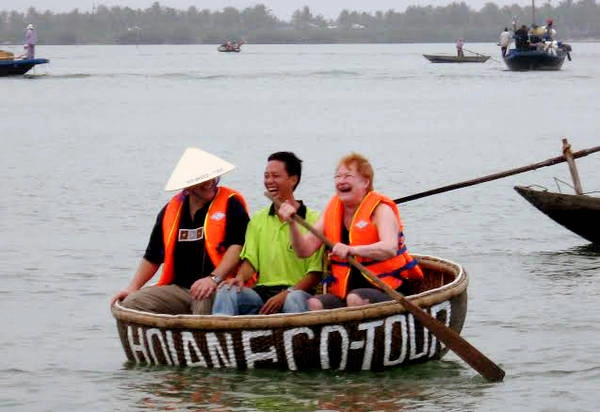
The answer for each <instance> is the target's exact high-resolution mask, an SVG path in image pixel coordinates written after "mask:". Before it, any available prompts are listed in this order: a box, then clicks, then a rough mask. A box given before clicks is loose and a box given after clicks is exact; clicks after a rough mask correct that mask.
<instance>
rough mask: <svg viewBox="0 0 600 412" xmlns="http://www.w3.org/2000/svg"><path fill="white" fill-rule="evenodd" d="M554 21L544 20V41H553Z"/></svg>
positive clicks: (554, 34) (554, 33) (554, 32)
mask: <svg viewBox="0 0 600 412" xmlns="http://www.w3.org/2000/svg"><path fill="white" fill-rule="evenodd" d="M553 25H554V20H552V19H548V20H546V27H545V29H544V41H552V40H554V36H556V30H554V27H553Z"/></svg>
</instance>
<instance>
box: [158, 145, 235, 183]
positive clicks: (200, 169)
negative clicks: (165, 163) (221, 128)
mask: <svg viewBox="0 0 600 412" xmlns="http://www.w3.org/2000/svg"><path fill="white" fill-rule="evenodd" d="M233 169H235V166H234V165H232V164H231V163H229V162H226V161H225V160H223V159H221V158H218V157H217V156H215V155H213V154H210V153H207V152H205V151H204V150H200V149H197V148H195V147H189V148H187V149H185V152H183V155H182V156H181V159H179V162H177V166H175V169H173V173H171V177H170V178H169V181H168V182H167V185H166V186H165V190H167V191H170V190H179V189H185V188H186V187H190V186H194V185H197V184H199V183H202V182H206V181H207V180H210V179H214V178H215V177H219V176H222V175H224V174H225V173H227V172H230V171H232V170H233Z"/></svg>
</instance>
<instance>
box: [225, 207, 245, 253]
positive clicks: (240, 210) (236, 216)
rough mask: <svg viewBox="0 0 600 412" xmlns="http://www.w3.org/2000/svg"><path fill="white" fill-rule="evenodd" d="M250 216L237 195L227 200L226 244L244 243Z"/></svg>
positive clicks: (227, 245)
mask: <svg viewBox="0 0 600 412" xmlns="http://www.w3.org/2000/svg"><path fill="white" fill-rule="evenodd" d="M249 221H250V216H248V212H246V209H245V208H244V205H243V204H242V203H241V202H240V201H239V200H238V199H237V198H236V197H235V196H231V197H230V198H229V200H228V201H227V222H226V223H225V240H224V245H225V246H226V247H229V246H231V245H240V246H241V245H243V244H244V238H245V237H246V227H248V222H249Z"/></svg>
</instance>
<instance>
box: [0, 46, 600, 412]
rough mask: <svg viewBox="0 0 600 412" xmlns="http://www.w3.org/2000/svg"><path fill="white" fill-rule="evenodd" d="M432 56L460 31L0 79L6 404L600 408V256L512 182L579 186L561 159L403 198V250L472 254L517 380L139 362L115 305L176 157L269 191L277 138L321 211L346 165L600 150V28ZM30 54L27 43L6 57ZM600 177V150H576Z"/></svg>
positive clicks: (155, 53)
mask: <svg viewBox="0 0 600 412" xmlns="http://www.w3.org/2000/svg"><path fill="white" fill-rule="evenodd" d="M466 46H467V48H468V49H469V50H472V51H475V52H478V53H486V54H491V55H492V56H494V58H493V60H489V61H488V62H487V63H484V64H464V65H452V64H450V65H440V64H431V63H429V62H428V61H427V60H426V59H424V58H423V57H422V54H423V53H437V52H449V53H452V52H453V45H452V44H406V45H404V44H403V45H396V44H391V45H252V44H248V45H245V46H244V47H243V50H242V52H241V53H239V54H232V53H227V54H226V53H218V52H216V49H215V47H214V46H139V47H136V46H40V47H39V48H38V50H36V51H37V53H38V55H39V57H47V58H49V59H50V60H51V62H50V64H48V65H45V66H39V67H37V68H36V69H35V70H34V71H33V72H32V76H28V77H24V78H22V77H17V78H0V87H1V88H2V91H3V95H4V96H5V97H4V98H3V103H2V104H1V105H0V122H1V123H0V124H1V126H2V133H1V136H2V151H0V160H1V170H2V177H3V178H2V195H3V196H2V197H1V198H0V213H1V216H0V217H1V219H0V233H1V235H0V236H1V237H2V248H1V249H0V258H1V262H2V265H1V267H0V278H1V283H0V311H1V312H2V314H3V316H2V317H1V320H0V326H1V328H0V330H1V332H0V347H1V348H2V356H1V357H0V409H5V410H16V411H21V410H27V411H56V410H61V411H80V410H88V409H91V408H93V409H95V410H98V411H131V410H157V409H165V410H215V411H216V410H219V411H224V410H236V411H275V410H279V411H333V410H338V411H350V410H352V411H367V410H380V411H395V410H400V409H404V410H426V411H442V410H443V411H447V410H456V411H505V410H507V409H509V410H544V411H554V410H556V411H560V410H570V411H588V410H593V409H595V407H596V404H597V401H598V399H599V398H598V395H597V389H598V386H599V384H600V340H599V339H598V336H600V326H599V322H598V320H599V315H598V313H599V312H600V302H599V300H598V295H599V294H600V249H599V248H598V247H597V246H593V245H590V244H589V243H588V242H587V241H585V240H584V239H582V238H580V237H578V236H577V235H575V234H573V233H571V232H569V231H568V230H566V229H564V228H563V227H561V226H559V225H557V224H555V223H554V222H552V221H551V220H550V219H549V218H547V217H546V216H544V215H543V214H541V213H540V212H539V211H537V210H536V209H534V208H533V207H532V206H530V205H529V204H528V203H527V202H526V201H525V200H524V199H522V198H520V196H519V195H518V194H517V193H516V192H515V191H514V190H513V189H512V187H513V186H514V185H534V184H535V185H542V186H545V187H548V188H550V189H555V188H556V186H557V184H558V185H559V186H560V187H561V190H562V191H565V192H571V191H572V189H571V188H570V187H569V186H568V185H567V184H566V183H564V182H567V183H569V182H571V179H570V175H569V170H568V167H567V166H566V164H565V163H562V164H559V165H555V166H552V167H546V168H543V169H539V170H537V171H534V172H528V173H523V174H520V175H515V176H511V177H508V178H504V179H500V180H496V181H493V182H489V183H485V184H480V185H476V186H472V187H469V188H464V189H460V190H457V191H453V192H447V193H443V194H438V195H435V196H430V197H426V198H422V199H420V200H415V201H411V202H407V203H404V204H402V205H401V206H400V207H401V212H402V216H403V219H404V223H405V226H406V235H407V241H408V245H409V249H410V250H411V251H413V252H415V253H423V254H431V255H435V256H441V257H445V258H449V259H451V260H454V261H456V262H458V263H460V264H462V265H464V267H465V269H466V270H467V272H468V273H469V274H470V285H469V311H468V315H467V320H466V324H465V327H464V329H463V331H462V336H463V337H464V338H465V339H467V340H468V341H469V342H470V343H471V344H473V345H474V346H475V347H477V348H478V349H479V350H480V351H481V352H483V353H484V354H485V355H486V356H488V357H489V358H490V359H492V360H493V361H494V362H496V363H498V364H499V365H500V366H501V367H502V368H503V369H504V370H505V371H506V374H507V375H506V378H505V381H504V382H503V383H499V384H490V383H487V382H485V381H484V380H483V379H482V378H481V377H480V376H479V375H478V374H477V373H476V372H475V371H474V370H472V369H471V368H470V367H469V366H468V365H467V364H466V363H464V362H463V361H462V360H461V359H460V358H458V357H457V356H456V355H454V354H453V353H449V354H448V355H446V356H445V357H444V358H443V359H442V360H441V361H436V362H429V363H427V364H424V365H419V366H413V367H408V368H404V369H398V370H394V371H389V372H383V373H370V372H369V373H352V374H351V373H341V372H310V373H285V372H273V371H243V372H238V371H223V370H215V371H213V370H202V369H188V370H180V369H173V368H147V367H131V366H129V365H127V364H126V363H125V354H124V352H123V350H122V348H121V344H120V342H119V338H118V335H117V331H116V327H115V323H114V320H113V318H112V316H111V314H110V310H109V299H110V296H111V295H112V294H113V293H114V292H116V291H117V290H119V289H120V288H122V287H124V286H125V285H126V284H127V282H128V281H129V279H130V278H131V276H132V274H133V271H134V270H135V268H136V266H137V263H138V261H139V258H140V256H141V254H142V253H143V250H144V248H145V246H146V242H147V239H148V236H149V233H150V230H151V227H152V224H153V222H154V219H155V216H156V213H157V212H158V211H159V209H160V208H161V207H162V205H163V204H164V203H165V202H166V201H167V199H168V198H169V196H170V194H169V193H166V192H164V191H163V190H162V189H163V187H164V185H165V183H166V181H167V179H168V177H169V174H170V172H171V170H172V168H173V167H174V165H175V163H176V161H177V160H178V159H179V156H180V155H181V153H182V152H183V150H184V149H185V148H186V147H188V146H197V147H200V148H203V149H205V150H207V151H210V152H213V153H215V154H217V155H219V156H221V157H223V158H225V159H227V160H229V161H231V162H232V163H234V164H235V165H237V169H236V170H235V171H233V172H232V173H230V174H228V175H226V176H225V177H224V178H223V183H224V184H226V185H229V186H232V187H235V188H238V189H240V190H241V191H242V192H243V193H244V194H245V196H246V198H247V199H248V201H249V205H250V208H251V210H252V211H256V210H258V209H259V208H261V207H262V206H264V205H265V204H266V199H265V198H264V197H263V195H262V193H263V188H262V172H263V168H264V165H265V162H266V157H267V156H268V155H269V154H270V153H271V152H273V151H278V150H293V151H295V152H296V153H297V154H298V155H299V156H300V157H301V158H302V159H303V160H304V167H305V168H304V173H303V178H302V179H303V180H302V183H301V185H300V187H299V189H298V197H299V198H302V199H304V200H305V201H306V202H307V203H309V204H310V205H312V206H313V207H315V208H318V209H320V208H322V207H323V206H324V205H325V203H326V201H327V199H328V197H329V196H330V194H331V193H332V190H333V182H332V176H333V169H334V167H335V163H336V161H337V159H338V158H339V157H340V156H341V155H343V154H346V153H348V152H350V151H360V152H362V153H364V154H365V155H366V156H367V157H369V159H370V160H371V161H372V163H373V164H374V166H375V169H376V175H375V187H376V189H378V190H379V191H381V192H384V193H386V194H388V195H389V196H390V197H392V198H398V197H401V196H406V195H409V194H412V193H417V192H421V191H424V190H428V189H432V188H435V187H439V186H443V185H447V184H451V183H455V182H460V181H463V180H467V179H473V178H476V177H480V176H483V175H486V174H491V173H495V172H499V171H503V170H507V169H512V168H516V167H520V166H524V165H528V164H532V163H536V162H539V161H542V160H546V159H548V158H551V157H555V156H559V155H560V153H561V138H562V137H567V138H568V139H569V141H570V142H571V144H572V145H573V150H574V151H576V150H580V149H584V148H589V147H592V146H597V145H599V144H600V137H599V136H598V126H597V124H598V116H600V103H598V95H599V94H600V93H599V92H600V81H598V78H599V77H600V69H599V66H598V64H597V62H598V61H599V59H600V44H599V43H575V44H572V46H573V52H572V57H573V60H572V61H570V62H569V61H567V62H565V65H564V67H563V70H561V71H558V72H547V73H542V72H531V73H529V72H525V73H516V72H510V71H507V70H506V68H505V66H504V64H503V63H502V62H501V61H500V57H499V50H498V48H497V47H496V46H495V45H493V44H483V43H480V44H468V45H466ZM16 49H17V48H16V47H15V50H14V51H17V50H16ZM577 166H578V169H579V173H580V176H581V180H582V182H583V188H584V190H585V191H598V190H600V155H598V154H595V155H590V156H587V157H584V158H581V159H578V160H577Z"/></svg>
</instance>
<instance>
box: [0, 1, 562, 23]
mask: <svg viewBox="0 0 600 412" xmlns="http://www.w3.org/2000/svg"><path fill="white" fill-rule="evenodd" d="M155 1H156V0H0V10H3V11H6V10H18V11H26V10H27V9H28V8H29V7H30V6H32V7H35V8H36V10H38V11H46V10H50V11H54V12H65V11H71V10H73V9H75V8H78V9H79V11H81V12H86V11H91V10H92V7H93V5H94V4H96V5H100V4H103V5H105V6H107V7H112V6H121V7H131V8H133V9H146V8H148V7H150V6H151V5H152V3H154V2H155ZM460 1H461V0H263V1H261V0H159V1H158V3H159V4H160V5H161V6H163V7H172V8H175V9H181V10H185V9H187V8H188V7H190V6H196V8H198V9H200V10H203V9H209V10H211V11H215V10H222V9H223V8H225V7H235V8H236V9H239V10H241V9H244V8H246V7H252V6H254V5H256V4H264V5H265V6H266V7H267V8H269V9H271V11H272V12H273V14H274V15H275V16H277V17H278V18H280V19H283V20H289V19H290V17H291V16H292V13H293V12H294V11H296V10H298V9H300V8H302V7H304V6H308V7H309V8H310V10H311V12H312V14H313V15H319V14H321V15H322V16H323V17H325V18H330V19H335V18H337V16H338V15H339V13H340V11H342V10H344V9H347V10H356V11H365V12H368V13H373V12H375V11H378V10H380V11H387V10H390V9H393V10H395V11H397V12H403V11H404V10H406V7H407V6H410V5H417V6H427V5H432V6H445V5H448V4H450V3H453V2H457V3H460ZM488 1H490V0H465V3H467V4H468V5H469V7H471V8H472V9H473V10H480V9H481V8H482V7H483V5H484V4H485V3H486V2H488ZM491 1H492V2H493V3H496V4H497V5H498V6H500V7H502V6H504V5H509V4H514V3H517V4H519V5H520V6H522V7H524V6H528V5H529V4H530V3H531V2H530V0H491ZM540 2H541V0H540ZM551 4H553V5H556V4H558V0H553V1H552V2H551Z"/></svg>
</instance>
